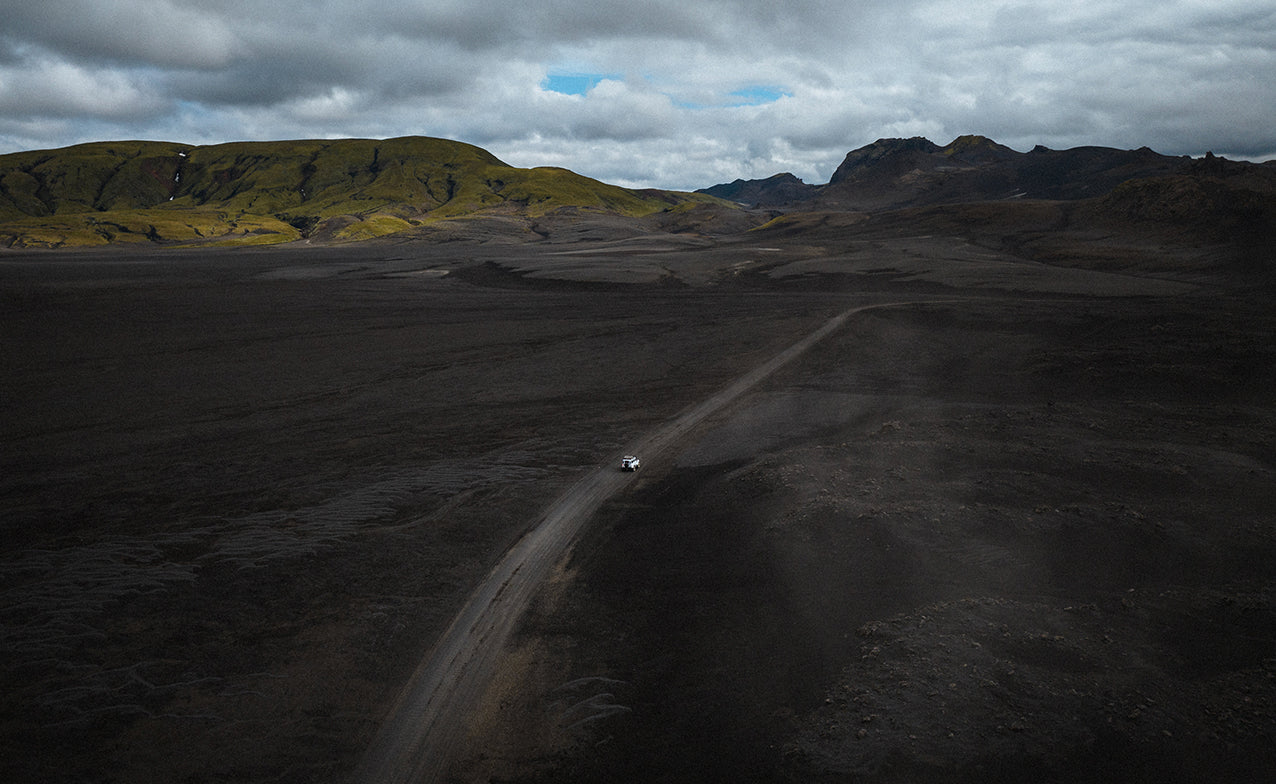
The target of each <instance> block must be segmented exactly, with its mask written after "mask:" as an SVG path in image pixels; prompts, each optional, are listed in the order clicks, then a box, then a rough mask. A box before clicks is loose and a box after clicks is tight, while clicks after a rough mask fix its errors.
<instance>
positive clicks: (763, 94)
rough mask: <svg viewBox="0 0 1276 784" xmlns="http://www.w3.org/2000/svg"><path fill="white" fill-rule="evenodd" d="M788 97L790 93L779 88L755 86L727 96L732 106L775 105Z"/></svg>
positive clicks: (742, 88)
mask: <svg viewBox="0 0 1276 784" xmlns="http://www.w3.org/2000/svg"><path fill="white" fill-rule="evenodd" d="M786 95H790V93H787V92H785V91H784V90H782V89H780V88H779V87H770V86H767V85H760V84H755V85H750V86H748V87H741V88H740V89H739V90H732V91H731V92H730V93H728V94H727V97H728V99H729V100H730V103H729V105H730V106H762V105H763V104H768V103H775V102H776V101H778V100H780V99H781V98H783V97H784V96H786Z"/></svg>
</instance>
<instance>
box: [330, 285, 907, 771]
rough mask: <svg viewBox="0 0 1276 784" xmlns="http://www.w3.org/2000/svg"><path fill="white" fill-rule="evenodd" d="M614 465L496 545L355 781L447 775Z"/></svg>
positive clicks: (784, 354) (616, 486) (713, 402)
mask: <svg viewBox="0 0 1276 784" xmlns="http://www.w3.org/2000/svg"><path fill="white" fill-rule="evenodd" d="M905 304H921V303H913V302H910V303H903V302H900V303H884V304H877V305H864V306H860V307H855V308H851V309H849V310H846V311H844V312H842V313H840V314H838V315H836V316H834V317H833V318H831V319H829V320H828V321H827V322H825V323H824V325H823V326H821V327H820V328H819V329H817V330H815V331H814V332H812V333H811V334H809V335H807V336H806V337H805V338H803V339H801V340H799V341H798V342H797V343H794V344H793V345H792V346H789V347H788V348H786V349H785V350H783V351H781V352H780V353H779V354H776V355H775V356H774V357H772V358H771V359H769V360H767V361H766V362H764V363H762V364H761V365H758V366H757V367H755V368H754V369H753V370H751V371H749V372H748V373H745V374H744V375H742V376H740V377H739V378H738V379H736V380H735V381H733V382H732V383H731V384H729V385H728V386H726V387H725V388H723V389H721V390H720V391H718V392H717V393H715V394H714V395H712V396H711V397H709V398H708V399H707V400H705V401H703V402H702V403H699V404H697V405H695V406H692V407H691V408H689V409H687V410H685V411H684V412H682V413H681V414H679V415H678V416H677V417H675V418H674V419H673V420H671V421H669V422H668V423H666V424H664V425H662V426H661V427H659V428H657V429H656V430H654V431H653V432H651V433H649V434H647V435H646V436H644V437H643V438H641V439H639V440H638V441H636V442H634V443H633V444H631V445H630V447H629V448H628V449H627V450H626V451H627V452H629V453H631V454H637V455H641V456H642V457H643V459H644V460H648V459H653V460H654V458H657V457H658V456H659V455H660V454H661V453H663V452H665V451H666V450H668V449H669V448H670V447H672V446H673V445H674V444H676V443H677V442H678V441H679V440H680V439H681V438H682V437H683V436H685V435H686V434H687V433H688V432H689V431H690V430H691V429H692V428H694V427H695V426H696V425H698V424H699V423H700V422H702V421H703V420H704V419H705V418H706V417H708V416H709V415H711V414H713V413H714V412H716V411H718V410H719V409H721V408H723V407H724V406H726V405H728V404H729V403H731V402H732V401H734V400H735V399H736V398H738V397H739V396H740V395H742V394H744V392H746V391H747V390H749V389H750V388H751V387H753V386H755V385H756V384H758V383H759V382H761V381H762V380H763V379H765V378H766V377H768V376H770V375H771V374H772V373H774V372H775V371H776V370H778V369H779V368H781V367H782V366H784V365H785V364H787V363H789V362H791V361H792V360H793V359H795V358H796V357H798V356H799V355H801V354H802V353H803V352H804V351H806V350H807V349H808V348H810V347H811V346H813V345H815V344H816V343H818V342H819V341H820V340H822V339H824V338H825V337H827V336H828V335H829V334H830V333H831V332H833V331H834V330H836V329H837V328H838V327H840V326H842V324H844V323H845V322H846V320H847V319H848V318H850V317H851V316H852V315H854V314H856V313H860V312H863V311H866V310H872V309H875V308H886V307H896V306H899V305H905ZM617 460H619V455H617ZM617 465H618V464H616V463H614V461H608V463H607V464H606V465H604V466H602V467H599V468H595V469H594V470H592V471H590V472H589V473H588V474H586V475H585V476H583V477H582V478H581V479H579V480H578V481H577V482H576V483H575V484H573V485H572V486H571V487H569V488H568V489H567V491H566V492H564V493H563V494H562V495H561V496H559V498H558V499H557V500H556V501H554V503H553V504H552V505H551V506H549V507H548V509H547V510H546V511H545V513H544V515H543V516H542V517H541V519H540V520H539V521H537V523H536V525H535V527H534V528H532V530H530V531H529V532H528V533H527V534H526V535H524V536H523V537H522V538H521V539H520V540H519V541H518V542H517V543H516V544H515V545H514V546H513V547H511V548H510V549H509V550H508V551H507V552H506V553H505V555H504V557H502V558H501V560H500V562H499V563H497V564H496V566H495V567H494V568H493V569H492V571H491V572H490V573H489V574H488V576H487V577H486V578H485V579H484V580H483V582H482V583H481V584H480V585H479V586H478V588H477V589H476V590H475V591H474V593H473V594H472V595H471V596H470V598H469V599H468V600H467V602H466V604H465V606H464V608H462V610H461V612H460V614H458V615H457V617H456V618H455V619H454V620H453V621H452V624H451V625H450V626H449V627H448V629H447V631H445V632H444V633H443V636H442V637H441V638H440V639H439V641H438V642H437V643H436V645H435V647H434V649H433V650H432V651H431V652H430V654H429V655H428V656H427V657H426V659H425V660H424V661H422V663H421V665H420V666H419V667H417V670H416V672H415V673H413V675H412V677H411V679H410V680H409V681H408V683H407V685H406V686H405V687H404V689H403V691H402V693H401V694H400V695H399V698H398V699H397V700H396V702H395V704H394V707H393V708H392V709H391V710H390V712H389V713H388V714H387V716H386V719H385V722H384V724H383V725H382V726H381V729H380V731H379V732H378V733H377V734H376V736H375V737H374V738H373V741H372V744H371V745H370V746H369V748H368V750H367V752H366V753H365V754H364V757H363V759H362V761H361V762H360V764H359V766H358V768H356V770H355V774H354V779H353V780H354V781H355V782H357V783H358V784H429V783H430V782H435V781H440V780H442V778H443V777H444V776H445V775H446V774H447V770H448V766H449V764H450V763H451V762H452V757H451V755H452V752H453V751H454V750H455V749H457V748H458V746H459V745H460V744H461V743H462V742H463V741H464V732H465V720H464V719H465V711H466V710H467V709H469V708H470V707H471V706H473V705H475V704H477V702H478V700H479V698H480V697H481V696H482V694H483V690H484V689H485V687H486V686H487V683H488V681H489V680H490V678H491V675H492V673H493V670H494V669H495V665H496V660H497V657H499V656H500V653H501V650H502V648H503V647H504V644H505V641H506V640H507V639H508V637H509V635H510V632H511V631H512V630H513V628H514V624H515V622H516V621H517V620H518V618H519V616H520V615H521V614H522V613H523V611H524V610H525V609H526V607H527V605H528V602H529V601H530V600H531V596H532V593H533V592H534V591H535V589H536V587H537V586H539V585H540V584H541V583H542V582H543V581H544V579H545V578H546V576H547V575H548V574H549V573H550V571H551V570H552V569H553V568H554V566H555V565H556V564H557V563H558V562H559V561H560V559H562V557H563V556H564V555H565V554H566V553H567V551H568V548H569V547H570V546H571V544H572V542H573V541H575V539H576V537H577V535H578V534H579V533H580V531H581V529H582V528H583V527H584V525H585V523H586V522H588V521H589V519H590V518H591V517H592V516H593V513H594V512H595V511H596V510H597V509H598V507H599V506H601V505H602V503H603V502H604V501H605V500H607V499H608V498H610V497H611V496H612V495H614V494H615V493H617V492H618V491H619V490H620V489H621V488H623V487H624V486H625V485H627V484H628V483H629V482H630V481H631V480H632V479H633V476H634V475H633V474H629V473H624V472H621V471H620V470H619V469H618V468H617Z"/></svg>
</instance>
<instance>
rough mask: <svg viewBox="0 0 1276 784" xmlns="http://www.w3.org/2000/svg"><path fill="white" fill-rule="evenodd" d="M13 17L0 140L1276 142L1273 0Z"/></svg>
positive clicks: (767, 156)
mask: <svg viewBox="0 0 1276 784" xmlns="http://www.w3.org/2000/svg"><path fill="white" fill-rule="evenodd" d="M0 19H3V20H4V24H3V26H0V152H8V151H14V150H20V149H36V148H48V147H58V146H63V145H66V144H72V143H77V142H82V141H91V140H97V139H118V138H151V139H168V140H174V141H184V142H191V143H214V142H219V141H230V140H239V139H289V138H316V137H341V136H362V137H386V136H398V135H407V134H424V135H435V136H445V137H450V138H455V139H460V140H463V141H468V142H472V143H475V144H479V145H481V146H484V147H486V148H487V149H489V150H491V151H492V152H493V153H495V154H496V155H498V156H499V157H501V158H503V159H504V160H506V161H508V162H509V163H512V164H515V165H519V166H535V165H558V166H565V167H568V168H571V169H573V170H576V171H579V172H581V173H583V174H586V175H589V176H592V177H597V178H600V179H604V180H607V181H609V182H617V183H621V184H627V185H635V186H659V187H672V188H694V187H703V186H706V185H711V184H714V183H717V182H723V181H729V180H732V179H735V178H737V177H765V176H769V175H771V174H774V173H776V172H779V171H791V172H793V173H794V174H797V175H798V176H799V177H802V178H804V179H806V180H807V181H808V182H823V181H825V180H827V179H828V177H829V175H830V174H831V173H832V171H833V169H834V168H835V167H836V165H837V163H838V162H839V161H840V160H841V158H842V157H843V156H844V155H845V153H846V152H847V151H848V150H850V149H852V148H854V147H858V146H860V145H862V144H866V143H868V142H871V141H873V140H874V139H876V138H879V137H883V136H913V135H925V136H928V137H930V138H931V139H932V140H934V141H937V142H940V143H943V142H946V141H949V140H950V139H952V138H953V137H955V136H957V135H960V134H963V133H981V134H984V135H987V136H990V137H992V138H994V139H996V140H998V141H1000V142H1002V143H1004V144H1008V145H1009V146H1011V147H1015V148H1016V149H1029V148H1031V147H1032V146H1033V145H1035V144H1045V145H1047V146H1050V147H1056V148H1064V147H1071V146H1077V145H1083V144H1099V145H1108V146H1115V147H1137V146H1142V145H1148V146H1150V147H1152V148H1153V149H1156V150H1158V151H1160V152H1165V153H1170V154H1196V155H1199V154H1202V153H1204V152H1205V151H1207V150H1212V151H1214V152H1216V153H1218V154H1222V155H1231V156H1233V157H1248V158H1252V159H1265V158H1269V157H1273V156H1276V87H1274V85H1276V7H1273V5H1272V3H1271V0H1179V1H1177V2H1175V1H1173V0H1170V1H1168V2H1167V0H1120V1H1119V2H1118V1H1117V0H1089V1H1088V2H1086V3H1080V4H1066V3H1058V2H1044V0H1001V1H998V0H990V2H985V3H971V2H969V0H846V1H845V2H836V1H835V0H793V1H791V2H787V3H775V2H774V0H734V1H732V0H699V1H698V2H695V3H690V2H686V0H590V1H589V2H585V1H584V0H541V1H540V2H529V3H507V2H504V0H501V2H496V1H495V0H377V1H376V2H373V1H372V0H305V1H304V2H303V1H302V0H274V1H273V2H271V3H262V2H260V1H259V0H110V1H109V2H102V0H43V2H41V3H39V4H34V3H31V2H29V0H0ZM571 76H575V77H578V78H576V79H575V80H574V81H572V80H559V79H558V77H571ZM567 84H574V85H578V87H577V88H576V91H578V92H580V91H582V90H583V92H582V93H581V94H564V92H558V91H556V90H566V91H567V92H572V89H570V88H565V87H564V86H563V85H567ZM586 88H587V89H586Z"/></svg>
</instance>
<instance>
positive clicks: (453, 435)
mask: <svg viewBox="0 0 1276 784" xmlns="http://www.w3.org/2000/svg"><path fill="white" fill-rule="evenodd" d="M826 228H827V227H826ZM855 231H856V230H855V229H854V227H842V228H840V229H837V230H825V231H824V233H822V234H821V233H819V232H812V233H806V234H802V233H789V234H776V233H772V234H770V235H768V234H766V233H754V234H751V235H741V236H739V237H736V238H729V239H718V240H710V239H705V238H696V237H688V236H675V235H658V234H650V235H646V236H643V237H638V238H632V237H630V238H626V237H623V236H621V235H620V234H618V233H616V232H614V231H610V230H609V229H608V228H607V227H606V226H599V227H595V228H594V229H593V230H584V229H582V230H581V231H579V232H577V233H576V234H575V235H572V236H568V234H567V233H566V232H564V233H562V234H559V235H557V236H558V237H559V238H560V239H558V240H557V241H555V240H553V239H551V240H550V241H544V242H538V243H516V242H509V241H507V240H508V238H506V237H503V236H493V237H491V238H490V241H488V242H479V241H477V240H476V239H475V238H473V237H471V238H469V239H466V240H462V241H459V242H453V243H446V244H429V243H412V242H404V243H398V244H390V243H383V244H367V245H361V246H346V247H332V248H322V247H304V246H303V247H291V248H276V249H261V250H244V251H235V252H230V251H224V252H223V251H215V250H203V251H198V252H182V251H163V250H149V251H113V252H102V253H57V254H19V253H6V254H4V255H0V305H2V307H0V325H2V330H0V334H3V336H4V340H3V341H0V353H2V355H3V366H4V368H5V372H4V375H3V381H2V382H0V405H2V406H3V410H4V417H3V425H2V427H3V431H2V435H0V438H2V441H0V443H2V444H3V447H2V452H0V459H2V461H3V472H2V473H0V497H2V498H3V499H4V501H3V509H4V515H3V523H2V524H3V526H4V529H3V530H4V538H3V543H2V544H0V563H2V565H3V566H2V571H0V628H2V629H3V637H2V640H3V642H2V643H0V646H2V647H0V657H2V658H0V689H3V693H4V695H5V697H4V701H3V709H2V711H0V726H2V727H3V730H2V731H0V744H2V745H0V777H2V778H3V779H4V780H5V781H13V782H37V781H39V782H82V781H92V782H110V781H121V782H124V781H127V782H178V781H190V782H205V781H208V782H213V781H240V782H329V781H331V782H337V781H344V780H346V779H347V778H348V776H349V775H350V773H351V771H352V770H353V768H354V766H355V764H356V763H357V761H358V759H359V755H360V754H361V752H362V750H363V749H364V748H366V746H367V745H368V743H369V741H370V739H371V737H372V734H373V733H374V732H375V731H376V728H377V726H378V724H379V722H380V721H381V719H382V718H383V717H384V715H385V713H386V711H387V710H388V708H389V706H390V703H391V702H392V701H393V699H394V697H395V695H396V694H397V693H398V691H399V689H400V688H401V687H402V686H403V683H404V681H405V679H406V678H407V677H408V675H409V674H410V673H411V672H412V670H413V668H414V667H415V666H416V664H417V663H418V662H419V661H420V660H421V658H422V657H423V656H424V655H425V654H426V653H427V652H428V650H429V648H430V645H431V643H432V641H433V640H434V639H435V638H436V636H437V635H438V634H439V633H440V632H441V630H442V629H443V628H444V627H445V626H446V624H447V623H448V621H449V620H450V618H451V617H452V613H453V612H454V611H455V610H456V609H457V608H458V607H459V606H460V604H461V602H462V601H463V600H464V598H465V596H466V595H467V594H468V593H469V591H470V590H471V589H472V588H473V587H474V585H475V584H476V583H477V582H478V581H479V580H480V579H481V578H482V577H483V575H484V574H485V573H486V571H487V570H488V568H490V566H491V564H492V563H493V562H494V561H495V559H496V558H497V556H498V555H499V554H500V553H501V552H502V551H503V550H504V549H505V548H506V547H508V546H509V545H510V544H511V543H512V542H513V541H514V540H515V539H516V538H517V537H518V536H519V535H520V534H521V533H522V532H524V531H525V530H527V527H528V526H530V525H531V524H533V523H534V522H535V520H536V517H537V513H538V511H539V510H541V509H542V508H544V507H545V506H546V505H547V504H548V503H549V502H550V501H552V500H553V498H555V497H556V496H557V494H559V493H560V492H562V491H563V490H564V489H565V488H566V487H567V486H569V485H570V484H571V483H572V482H573V481H574V480H575V479H576V478H578V477H579V476H581V475H582V474H584V473H585V472H587V471H589V470H590V469H592V468H593V467H594V466H596V465H598V464H599V463H606V462H609V461H613V460H615V459H617V458H618V457H619V455H620V453H621V452H622V450H623V449H624V448H625V445H626V444H628V443H630V442H632V441H634V440H636V439H637V438H638V437H640V436H641V435H643V434H644V433H646V432H648V431H649V430H651V429H652V428H654V427H656V426H657V425H659V424H660V423H662V422H665V421H667V420H668V419H670V418H671V417H673V416H674V415H676V414H677V413H678V412H679V411H682V410H684V409H685V408H687V407H688V406H690V405H692V404H694V403H696V402H697V401H699V400H702V399H703V398H705V397H706V396H708V395H709V394H711V393H712V392H713V391H715V390H717V389H719V388H720V387H722V386H724V385H725V384H727V383H728V382H729V381H730V380H731V379H733V378H735V377H736V376H737V375H739V374H741V373H743V372H744V371H746V370H748V369H750V368H753V367H755V366H756V365H758V364H759V363H761V362H762V361H764V360H766V359H767V358H769V357H770V356H772V355H773V354H775V353H777V352H778V351H780V350H782V349H783V348H785V347H787V346H789V345H791V344H792V343H793V342H795V341H796V340H798V339H799V338H801V337H803V336H804V335H806V334H808V333H809V332H811V331H812V330H814V329H816V328H817V327H818V326H820V325H821V324H823V323H824V322H825V321H826V320H827V319H828V318H829V317H831V316H833V315H835V314H837V313H840V312H842V311H844V310H846V309H847V308H849V307H853V306H856V305H862V304H873V303H883V304H890V305H891V307H885V308H881V309H876V310H871V311H866V312H863V313H860V314H857V315H855V316H853V317H852V318H851V319H850V320H849V321H848V322H847V323H846V325H845V326H844V327H842V328H841V329H840V330H838V331H837V332H835V333H834V334H833V335H831V336H830V337H829V338H827V339H826V340H824V341H823V342H821V343H820V344H818V345H817V346H815V347H814V348H812V349H811V350H810V351H809V352H808V353H806V354H805V355H803V356H802V357H801V358H799V359H798V360H797V361H796V362H795V363H794V364H792V365H790V366H787V367H785V368H784V369H783V370H781V371H780V372H779V373H778V374H777V375H775V376H773V377H772V378H770V379H769V380H768V381H767V382H765V383H764V384H763V385H762V386H760V387H758V388H756V389H755V390H754V391H753V392H751V393H750V394H748V395H747V396H745V398H744V399H742V400H741V401H739V402H737V403H736V404H735V405H733V406H732V407H731V408H730V409H729V410H727V411H725V412H722V413H720V414H718V415H717V416H716V417H714V418H713V419H712V420H711V421H709V422H707V423H706V424H704V425H702V426H701V427H700V428H699V429H698V430H697V431H696V432H694V433H693V434H692V435H691V436H689V437H688V438H686V439H685V440H684V441H683V442H681V443H680V444H678V446H677V448H676V449H675V450H673V453H671V454H666V455H661V456H659V459H658V460H657V459H649V460H647V461H645V464H644V468H643V469H642V471H641V472H640V474H639V477H638V480H637V481H636V482H635V483H634V484H632V485H631V486H630V487H629V489H628V490H626V491H625V492H624V493H622V495H620V496H618V497H616V498H614V499H612V501H611V502H609V503H608V504H606V505H605V506H604V507H603V509H602V510H601V511H600V512H599V513H598V515H597V516H596V519H595V520H594V521H593V522H592V524H591V526H590V527H589V529H588V531H587V533H586V534H585V535H584V536H583V538H582V540H581V541H580V542H579V543H578V545H577V547H576V549H575V550H574V551H573V553H572V554H571V556H570V557H569V558H568V559H567V560H566V561H565V562H564V563H563V565H562V567H561V568H560V569H559V570H558V571H557V572H556V573H555V575H554V577H553V579H552V580H551V581H550V582H549V583H547V584H546V585H545V586H544V588H543V590H542V591H541V592H540V593H539V594H538V596H537V597H536V600H535V602H534V604H533V607H532V610H531V611H530V612H529V613H528V614H527V616H526V617H525V618H524V620H523V622H522V624H521V625H520V628H519V631H518V633H517V634H516V637H515V638H514V639H513V640H511V642H510V644H509V645H508V646H507V649H506V651H505V655H504V660H503V665H502V667H501V669H500V673H499V675H498V677H497V678H496V680H495V681H494V682H493V683H492V685H491V688H490V690H489V693H488V695H487V696H486V697H485V698H484V700H483V701H482V703H481V704H479V705H476V706H474V712H473V715H472V716H471V717H469V720H468V721H469V725H470V730H471V737H470V740H469V742H468V743H467V744H466V745H465V746H464V748H459V749H457V750H456V765H455V767H454V769H453V770H451V771H450V772H449V774H448V777H447V778H448V779H449V780H456V781H487V780H499V781H520V782H549V781H555V782H586V781H591V782H592V781H603V780H607V781H632V782H653V781H810V782H822V781H862V782H896V781H919V780H926V781H1024V780H1036V781H1122V782H1126V781H1134V782H1138V781H1148V782H1152V781H1158V782H1160V781H1239V780H1260V779H1261V778H1262V777H1264V776H1266V775H1270V771H1271V770H1273V769H1276V752H1274V751H1273V746H1272V744H1271V738H1272V737H1273V736H1274V735H1276V606H1274V605H1273V593H1272V592H1273V582H1274V577H1276V518H1274V517H1273V513H1272V510H1273V508H1276V481H1274V479H1276V448H1274V447H1273V444H1276V405H1274V403H1276V392H1274V391H1273V390H1274V389H1276V386H1274V382H1276V371H1274V370H1273V368H1274V367H1276V356H1274V354H1276V348H1274V347H1273V343H1272V335H1273V334H1276V309H1273V308H1272V307H1271V298H1272V288H1271V286H1270V280H1268V281H1260V284H1261V285H1257V286H1255V285H1251V283H1250V282H1247V281H1246V280H1238V279H1237V278H1235V277H1234V275H1233V273H1234V269H1233V267H1234V266H1235V265H1231V264H1230V262H1229V265H1230V266H1229V265H1223V266H1218V267H1211V266H1210V263H1209V258H1208V254H1205V255H1202V256H1200V257H1194V258H1193V259H1192V260H1189V261H1190V263H1187V262H1184V263H1182V264H1176V265H1173V266H1171V267H1170V268H1168V269H1163V270H1162V271H1157V269H1156V265H1155V264H1154V263H1152V262H1150V261H1148V259H1150V258H1151V257H1152V256H1154V255H1155V251H1156V248H1154V247H1152V246H1147V247H1146V248H1144V249H1143V250H1145V251H1146V253H1143V255H1141V256H1140V255H1139V252H1140V249H1139V248H1138V247H1134V246H1132V245H1130V244H1128V243H1127V244H1125V245H1122V247H1121V249H1120V251H1119V253H1116V254H1115V255H1113V254H1109V259H1111V258H1116V257H1117V256H1120V257H1121V258H1122V259H1126V261H1127V262H1128V261H1129V258H1133V257H1135V256H1138V258H1139V259H1142V260H1143V261H1140V262H1138V263H1132V262H1131V263H1126V262H1122V263H1121V264H1119V265H1118V264H1113V263H1107V264H1105V265H1094V264H1091V265H1089V266H1091V267H1092V268H1091V269H1074V268H1065V267H1061V266H1059V265H1058V264H1043V263H1039V262H1030V261H1025V260H1023V259H1020V258H1016V257H1014V256H1011V255H1008V254H1007V253H1006V252H1003V251H996V250H988V249H986V248H984V247H981V246H977V245H972V244H971V243H970V242H968V241H967V240H962V239H957V238H954V237H949V236H945V235H942V234H917V233H914V234H909V233H908V232H896V233H895V234H891V233H890V232H886V233H884V234H878V235H873V236H867V235H862V234H856V233H855ZM568 240H570V241H568ZM1059 242H1062V240H1059ZM1086 242H1087V243H1089V244H1087V246H1086V248H1085V251H1084V253H1080V252H1079V254H1080V255H1082V256H1085V257H1086V258H1093V254H1094V250H1095V247H1096V246H1095V242H1100V243H1101V240H1093V238H1091V239H1089V240H1086ZM1066 251H1067V248H1066V247H1062V246H1059V247H1055V248H1053V249H1052V252H1054V253H1055V254H1056V258H1063V257H1065V256H1066ZM1265 263H1268V264H1269V263H1270V260H1267V261H1266V262H1265ZM1097 266H1105V268H1104V269H1102V270H1099V269H1096V268H1094V267H1097ZM1114 266H1115V267H1120V269H1114V268H1113V267H1114ZM1251 266H1253V265H1251ZM653 458H654V456H653Z"/></svg>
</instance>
